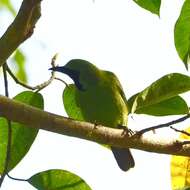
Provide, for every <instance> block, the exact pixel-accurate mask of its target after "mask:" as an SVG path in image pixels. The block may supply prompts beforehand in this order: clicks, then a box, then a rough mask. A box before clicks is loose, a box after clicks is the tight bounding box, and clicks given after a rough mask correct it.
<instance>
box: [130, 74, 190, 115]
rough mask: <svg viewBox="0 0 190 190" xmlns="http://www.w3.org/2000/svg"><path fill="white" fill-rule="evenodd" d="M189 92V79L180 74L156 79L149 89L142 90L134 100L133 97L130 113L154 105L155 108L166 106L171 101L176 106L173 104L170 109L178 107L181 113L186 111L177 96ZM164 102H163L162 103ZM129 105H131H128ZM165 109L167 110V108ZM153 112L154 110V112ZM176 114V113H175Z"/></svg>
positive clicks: (183, 103)
mask: <svg viewBox="0 0 190 190" xmlns="http://www.w3.org/2000/svg"><path fill="white" fill-rule="evenodd" d="M189 90H190V77H189V76H186V75H183V74H180V73H171V74H168V75H165V76H163V77H162V78H160V79H158V80H157V81H155V82H154V83H152V84H151V85H150V86H149V87H147V88H146V89H144V90H143V91H142V92H140V93H139V94H138V95H136V98H135V97H133V99H135V100H134V103H133V104H132V108H131V112H132V113H136V112H138V111H139V110H141V109H145V108H147V109H148V107H149V108H151V106H153V105H156V104H157V106H159V107H160V106H161V107H162V106H166V105H167V104H168V103H171V102H173V101H175V100H176V101H177V104H175V103H174V102H173V103H172V104H173V105H171V106H169V107H170V108H171V107H175V106H176V107H178V106H179V109H182V111H184V112H185V111H186V109H187V108H186V106H185V102H183V100H182V99H180V98H179V97H176V96H178V94H181V93H184V92H187V91H189ZM163 101H165V102H163ZM130 104H131V103H130ZM169 107H167V109H168V108H169ZM152 111H153V110H152ZM154 111H155V110H154ZM176 113H177V111H176Z"/></svg>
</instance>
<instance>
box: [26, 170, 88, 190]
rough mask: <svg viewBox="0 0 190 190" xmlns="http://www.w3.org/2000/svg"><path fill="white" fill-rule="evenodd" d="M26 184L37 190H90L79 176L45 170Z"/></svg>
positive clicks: (60, 171) (61, 171) (62, 171)
mask: <svg viewBox="0 0 190 190" xmlns="http://www.w3.org/2000/svg"><path fill="white" fill-rule="evenodd" d="M28 182H29V183H30V184H31V185H32V186H34V187H35V188H37V189H38V190H47V189H49V190H91V188H90V187H89V186H88V185H87V183H86V182H85V181H84V180H83V179H81V178H80V177H79V176H77V175H75V174H73V173H71V172H69V171H65V170H58V169H57V170H47V171H43V172H40V173H38V174H36V175H34V176H32V177H31V178H30V179H29V180H28Z"/></svg>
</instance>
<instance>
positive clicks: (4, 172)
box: [0, 63, 12, 187]
mask: <svg viewBox="0 0 190 190" xmlns="http://www.w3.org/2000/svg"><path fill="white" fill-rule="evenodd" d="M6 65H7V63H5V64H4V65H3V76H4V87H5V96H7V97H8V96H9V91H8V80H7V73H6ZM7 126H8V134H7V152H6V157H5V163H4V170H3V172H2V175H1V178H0V187H1V185H2V183H3V181H4V178H5V176H6V174H7V170H8V166H9V161H10V157H11V142H12V128H11V121H10V120H9V119H7Z"/></svg>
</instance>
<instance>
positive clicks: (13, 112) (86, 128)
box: [0, 96, 190, 156]
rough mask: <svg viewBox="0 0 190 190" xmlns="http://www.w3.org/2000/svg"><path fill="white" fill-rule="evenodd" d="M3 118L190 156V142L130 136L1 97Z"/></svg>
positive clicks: (164, 152) (104, 140)
mask: <svg viewBox="0 0 190 190" xmlns="http://www.w3.org/2000/svg"><path fill="white" fill-rule="evenodd" d="M0 116H3V117H5V118H7V119H10V120H12V121H15V122H19V123H22V124H25V125H27V126H28V127H32V128H39V129H44V130H47V131H51V132H55V133H59V134H64V135H68V136H73V137H78V138H82V139H87V140H90V141H95V142H98V143H102V144H108V145H111V146H117V147H129V148H135V149H140V150H144V151H149V152H156V153H163V154H173V155H182V156H189V155H190V142H189V141H185V143H184V141H173V140H170V139H168V140H167V141H166V140H162V139H158V137H157V136H156V135H152V136H151V137H145V136H144V135H142V136H141V137H138V138H137V137H136V136H135V135H134V136H133V135H132V136H130V137H129V136H127V135H126V133H123V130H122V129H113V128H109V127H104V126H101V125H98V126H97V125H95V124H92V123H88V122H79V121H75V120H72V119H69V118H66V117H62V116H59V115H56V114H52V113H49V112H45V111H42V110H40V109H37V108H34V107H32V106H29V105H26V104H24V103H21V102H18V101H15V100H12V99H9V98H6V97H4V96H0Z"/></svg>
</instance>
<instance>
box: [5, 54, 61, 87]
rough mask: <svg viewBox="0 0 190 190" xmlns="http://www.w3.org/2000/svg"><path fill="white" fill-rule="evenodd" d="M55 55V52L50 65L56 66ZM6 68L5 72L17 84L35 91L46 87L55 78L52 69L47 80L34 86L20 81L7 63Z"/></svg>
mask: <svg viewBox="0 0 190 190" xmlns="http://www.w3.org/2000/svg"><path fill="white" fill-rule="evenodd" d="M57 56H58V54H55V55H54V56H53V58H52V60H51V65H52V67H55V66H56V64H55V61H56V59H57ZM6 70H7V72H8V73H9V75H10V76H11V77H12V78H13V80H14V81H15V82H16V83H17V84H19V85H21V86H23V87H25V88H28V89H30V90H37V91H40V90H42V89H43V88H45V87H47V86H48V85H49V84H50V83H51V82H52V81H53V80H54V79H55V78H56V77H55V72H54V71H52V72H51V77H50V78H49V80H47V81H45V82H43V83H42V84H39V85H36V86H30V85H27V84H25V83H23V82H21V81H20V80H19V79H17V77H16V76H15V75H14V74H13V72H12V71H11V69H10V68H9V67H8V65H6ZM56 79H57V78H56Z"/></svg>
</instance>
